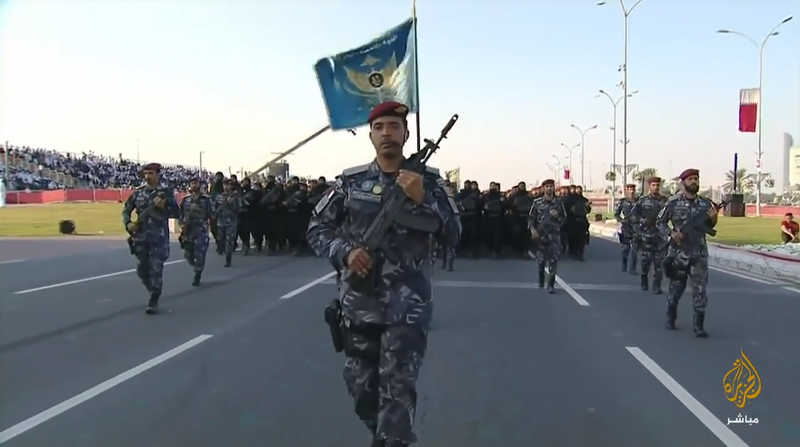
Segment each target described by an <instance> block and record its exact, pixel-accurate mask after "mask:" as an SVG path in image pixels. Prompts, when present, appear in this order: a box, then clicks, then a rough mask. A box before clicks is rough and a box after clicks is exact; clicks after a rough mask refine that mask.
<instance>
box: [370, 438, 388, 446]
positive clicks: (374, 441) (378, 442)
mask: <svg viewBox="0 0 800 447" xmlns="http://www.w3.org/2000/svg"><path fill="white" fill-rule="evenodd" d="M369 447H386V441H385V440H383V439H380V438H372V442H371V443H370V444H369Z"/></svg>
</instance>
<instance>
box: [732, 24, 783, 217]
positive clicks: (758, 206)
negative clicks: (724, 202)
mask: <svg viewBox="0 0 800 447" xmlns="http://www.w3.org/2000/svg"><path fill="white" fill-rule="evenodd" d="M792 18H793V17H792V16H789V17H787V18H785V19H783V20H781V22H780V23H778V24H777V25H775V27H774V28H772V30H771V31H770V32H769V33H767V36H766V37H764V40H762V41H761V43H760V44H759V43H758V42H757V41H756V40H755V39H753V38H752V37H750V36H748V35H746V34H743V33H740V32H738V31H731V30H727V29H721V30H717V32H718V33H720V34H735V35H737V36H741V37H744V38H745V39H747V40H748V41H749V42H750V43H752V44H753V45H755V46H756V48H758V104H757V105H756V113H757V114H758V117H757V119H756V123H757V124H756V130H757V132H758V136H757V137H756V138H757V140H758V142H757V144H758V151H757V152H756V176H757V178H756V216H761V181H762V178H761V157H762V155H764V152H763V151H762V150H761V117H762V113H763V110H764V107H763V106H762V104H763V102H762V101H763V100H764V95H763V94H762V92H761V85H762V83H763V80H764V46H765V45H766V44H767V41H768V40H769V38H770V37H772V36H777V35H778V31H777V30H778V28H780V27H781V25H783V24H784V23H786V22H788V21H790V20H792Z"/></svg>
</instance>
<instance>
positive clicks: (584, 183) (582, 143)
mask: <svg viewBox="0 0 800 447" xmlns="http://www.w3.org/2000/svg"><path fill="white" fill-rule="evenodd" d="M570 127H572V128H573V129H575V130H577V131H578V133H580V134H581V186H584V187H585V186H586V181H585V180H586V176H585V174H584V173H585V171H586V169H585V167H586V163H585V161H584V160H585V156H586V144H585V143H586V141H585V139H584V137H585V136H586V134H587V133H588V132H589V131H590V130H593V129H597V124H595V125H594V126H592V127H590V128H588V129H586V130H581V128H580V127H578V126H576V125H574V124H570Z"/></svg>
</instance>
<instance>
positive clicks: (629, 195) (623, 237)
mask: <svg viewBox="0 0 800 447" xmlns="http://www.w3.org/2000/svg"><path fill="white" fill-rule="evenodd" d="M634 205H636V185H634V184H633V183H630V184H627V185H625V197H624V198H623V199H622V200H620V201H619V203H618V204H617V209H616V210H615V211H614V219H616V220H617V222H619V227H620V228H619V232H618V235H619V243H620V245H622V271H623V272H626V271H627V272H630V274H631V275H635V274H636V259H637V258H636V240H635V239H636V233H635V232H634V228H633V226H634V223H635V222H633V221H632V220H631V218H632V217H633V216H631V210H632V209H633V206H634ZM629 260H630V262H628V261H629Z"/></svg>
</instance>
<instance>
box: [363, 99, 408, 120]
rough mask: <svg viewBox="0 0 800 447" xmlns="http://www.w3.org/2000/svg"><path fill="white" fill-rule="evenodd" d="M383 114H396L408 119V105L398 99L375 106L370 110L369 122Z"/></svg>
mask: <svg viewBox="0 0 800 447" xmlns="http://www.w3.org/2000/svg"><path fill="white" fill-rule="evenodd" d="M382 116H396V117H397V118H402V119H406V117H407V116H408V106H407V105H405V104H401V103H399V102H397V101H386V102H382V103H380V104H378V105H377V106H375V107H373V108H372V110H371V111H370V112H369V122H370V123H371V122H373V121H375V120H376V119H378V118H380V117H382Z"/></svg>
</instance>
